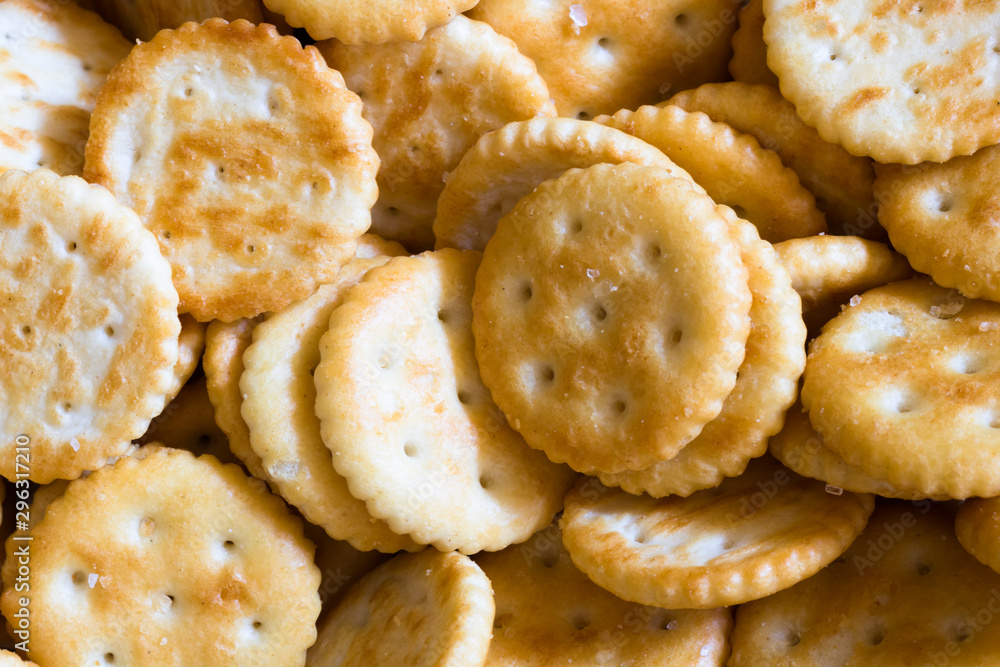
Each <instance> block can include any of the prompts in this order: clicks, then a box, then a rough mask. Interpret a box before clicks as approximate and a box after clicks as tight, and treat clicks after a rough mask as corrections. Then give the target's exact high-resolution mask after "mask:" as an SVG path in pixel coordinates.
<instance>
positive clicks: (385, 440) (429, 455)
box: [315, 249, 574, 553]
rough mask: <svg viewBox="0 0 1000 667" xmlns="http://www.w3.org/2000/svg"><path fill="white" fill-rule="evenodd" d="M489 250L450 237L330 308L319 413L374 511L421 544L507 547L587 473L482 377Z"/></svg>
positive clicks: (353, 483) (339, 464) (329, 441)
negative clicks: (544, 443) (480, 298)
mask: <svg viewBox="0 0 1000 667" xmlns="http://www.w3.org/2000/svg"><path fill="white" fill-rule="evenodd" d="M479 261H480V255H479V253H477V252H473V251H465V252H459V251H456V250H450V249H446V250H439V251H436V252H432V253H424V254H423V255H419V256H417V257H396V258H393V259H392V260H390V261H389V262H388V263H387V264H385V265H384V266H381V267H376V268H374V269H372V270H371V271H369V273H368V274H367V276H366V278H365V279H364V281H362V282H361V283H359V284H358V285H356V286H354V287H353V288H352V289H351V290H350V291H349V292H348V293H347V294H346V295H345V296H344V300H343V303H342V304H341V305H340V307H339V308H337V309H335V310H334V311H333V313H332V314H331V315H330V328H329V331H327V333H325V334H324V335H323V337H322V340H321V341H320V354H321V359H322V360H321V362H320V364H319V367H318V368H317V369H316V374H315V381H316V390H317V398H316V414H317V415H319V417H320V420H321V422H322V428H321V433H322V437H323V441H324V442H325V443H326V445H327V447H329V448H330V450H331V451H332V452H333V465H334V467H335V468H336V470H337V472H338V473H340V474H341V475H343V476H344V477H345V478H347V483H348V485H349V488H350V491H351V494H352V495H354V496H355V497H356V498H360V499H363V500H364V501H365V503H366V504H367V506H368V510H369V511H370V512H371V514H372V516H375V517H377V518H380V519H383V520H384V521H385V522H386V523H387V524H388V525H389V527H390V528H391V529H392V530H393V531H394V532H396V533H398V534H401V535H402V534H408V535H410V536H411V537H412V538H413V539H414V540H415V541H416V542H418V543H421V544H433V545H434V546H436V547H438V548H439V549H442V550H447V549H458V550H459V551H462V552H463V553H472V552H475V551H480V550H484V549H485V550H487V551H495V550H497V549H502V548H503V547H505V546H507V545H509V544H512V543H515V542H520V541H523V540H525V539H527V538H528V537H529V536H530V535H531V534H533V533H534V532H536V531H537V530H539V529H540V528H542V527H543V526H546V525H548V523H549V522H550V521H551V520H552V517H553V515H554V514H555V513H556V512H557V511H558V510H559V509H560V508H561V506H562V497H563V495H564V494H565V493H566V490H567V489H568V487H569V486H570V485H571V484H572V481H573V478H574V475H573V473H572V471H570V470H569V469H568V468H566V467H565V466H559V465H556V464H553V463H551V462H549V461H548V460H547V459H546V458H545V456H544V455H543V454H542V453H541V452H537V451H534V450H532V449H531V448H529V447H528V446H527V445H526V444H525V443H524V441H523V440H522V439H521V436H520V435H518V434H517V432H516V431H514V430H513V429H512V428H510V426H508V425H507V423H506V422H505V421H504V419H503V415H502V414H501V413H500V411H499V410H498V409H497V407H496V405H494V404H493V401H492V400H491V399H490V393H489V390H487V389H486V387H485V386H484V385H483V383H482V381H481V380H480V377H479V369H478V367H477V364H476V357H475V352H474V349H473V347H474V346H473V340H472V328H471V320H472V306H471V300H472V290H473V282H474V281H475V275H476V268H477V267H478V266H479Z"/></svg>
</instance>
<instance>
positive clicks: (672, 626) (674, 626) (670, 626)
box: [667, 621, 677, 630]
mask: <svg viewBox="0 0 1000 667" xmlns="http://www.w3.org/2000/svg"><path fill="white" fill-rule="evenodd" d="M676 629H677V621H670V622H669V623H667V630H676Z"/></svg>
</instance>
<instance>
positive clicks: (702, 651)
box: [700, 646, 712, 658]
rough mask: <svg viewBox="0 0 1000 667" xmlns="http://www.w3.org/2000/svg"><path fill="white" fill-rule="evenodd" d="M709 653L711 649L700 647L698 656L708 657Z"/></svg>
mask: <svg viewBox="0 0 1000 667" xmlns="http://www.w3.org/2000/svg"><path fill="white" fill-rule="evenodd" d="M711 652H712V647H710V646H702V647H701V653H700V655H701V657H703V658H704V657H705V656H706V655H708V654H709V653H711Z"/></svg>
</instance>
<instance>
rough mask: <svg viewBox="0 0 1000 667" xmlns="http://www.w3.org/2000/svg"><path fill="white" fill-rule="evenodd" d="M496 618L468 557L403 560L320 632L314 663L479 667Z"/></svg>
mask: <svg viewBox="0 0 1000 667" xmlns="http://www.w3.org/2000/svg"><path fill="white" fill-rule="evenodd" d="M493 614H494V604H493V589H492V587H491V586H490V580H489V579H487V578H486V575H485V574H483V571H482V570H480V569H479V567H478V566H477V565H476V564H475V563H473V562H472V560H471V559H469V557H468V556H463V555H462V554H458V553H454V552H450V553H440V552H438V551H437V550H435V549H425V550H424V551H421V552H420V553H415V554H402V555H399V556H396V557H395V558H393V559H392V560H390V561H389V562H388V563H384V564H382V565H380V566H379V567H377V568H376V569H375V570H373V571H371V572H369V573H368V574H367V575H365V576H364V577H363V578H362V579H361V580H360V581H358V582H357V583H356V584H354V586H352V587H351V590H350V591H348V593H347V595H345V596H344V598H343V599H342V600H341V601H340V602H339V603H338V604H337V606H336V607H335V608H334V609H333V612H332V613H331V614H330V615H329V616H327V618H326V619H325V620H324V622H323V624H322V626H321V627H320V629H319V637H318V639H317V640H316V644H315V645H314V646H313V647H312V648H311V649H309V663H310V664H312V665H317V666H318V665H338V666H342V667H368V666H370V665H408V666H411V667H424V666H426V667H431V666H434V667H478V666H479V665H482V664H484V662H485V660H486V652H487V650H488V649H489V644H490V634H491V630H492V628H493Z"/></svg>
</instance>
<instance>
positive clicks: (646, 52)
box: [469, 0, 740, 119]
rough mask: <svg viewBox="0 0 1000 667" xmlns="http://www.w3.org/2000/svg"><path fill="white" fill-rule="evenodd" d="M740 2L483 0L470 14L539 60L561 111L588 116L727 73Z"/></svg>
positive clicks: (653, 99)
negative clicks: (731, 40) (730, 42)
mask: <svg viewBox="0 0 1000 667" xmlns="http://www.w3.org/2000/svg"><path fill="white" fill-rule="evenodd" d="M739 6H740V3H739V0H702V1H700V2H689V1H687V0H587V2H578V0H553V1H552V2H536V1H535V0H481V1H480V3H479V4H478V5H476V7H475V8H473V9H472V11H471V12H469V16H471V17H472V18H475V19H478V20H480V21H485V22H486V23H489V24H490V25H492V26H493V27H494V28H495V29H496V31H497V32H499V33H500V34H501V35H506V36H507V37H510V38H511V39H513V40H514V41H515V42H517V47H518V48H519V49H520V50H521V53H523V54H525V55H526V56H528V57H529V58H531V59H533V60H534V61H535V62H536V63H538V71H539V72H540V73H541V75H542V78H544V79H545V81H546V82H547V83H548V85H549V90H551V91H552V97H553V99H554V100H555V103H556V108H558V110H559V115H560V116H567V117H570V118H582V119H588V118H593V117H595V116H597V115H599V114H611V113H614V112H616V111H618V110H619V109H635V108H636V107H638V106H640V105H642V104H655V103H656V102H658V101H660V100H661V99H663V97H664V95H666V94H667V92H668V91H671V90H675V91H676V90H684V89H686V88H692V87H694V86H697V85H700V84H702V83H706V82H709V81H720V80H723V79H725V78H727V77H726V63H727V62H728V61H729V57H730V55H731V53H732V52H731V50H730V48H729V39H730V36H731V35H732V34H733V32H734V31H735V30H736V13H737V11H738V10H739ZM574 7H575V9H574Z"/></svg>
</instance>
